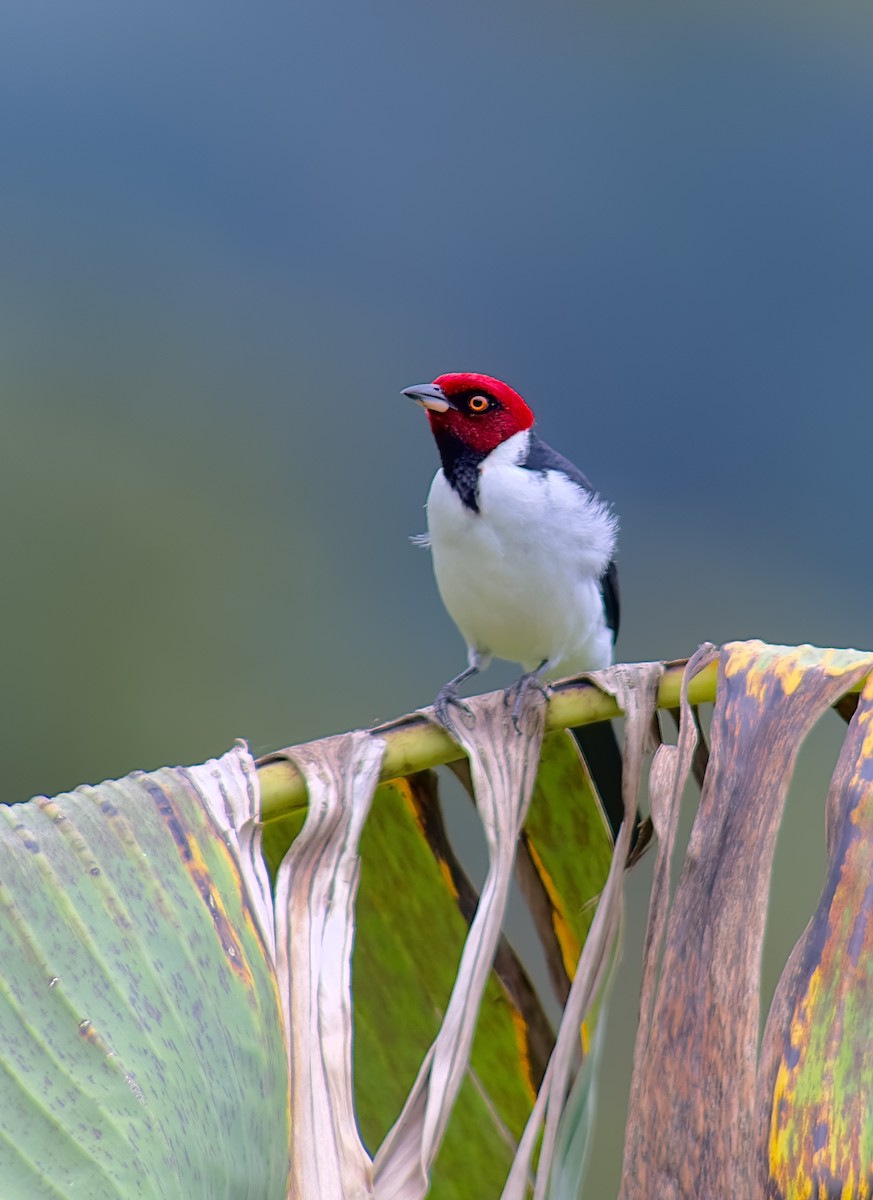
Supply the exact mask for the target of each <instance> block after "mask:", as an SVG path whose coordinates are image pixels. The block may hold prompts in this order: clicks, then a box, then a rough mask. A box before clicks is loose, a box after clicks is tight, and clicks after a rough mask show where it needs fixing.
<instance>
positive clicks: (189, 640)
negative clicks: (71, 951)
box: [0, 0, 873, 1195]
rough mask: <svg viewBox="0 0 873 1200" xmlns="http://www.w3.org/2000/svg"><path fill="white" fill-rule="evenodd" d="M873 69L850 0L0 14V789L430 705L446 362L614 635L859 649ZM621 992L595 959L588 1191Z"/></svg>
mask: <svg viewBox="0 0 873 1200" xmlns="http://www.w3.org/2000/svg"><path fill="white" fill-rule="evenodd" d="M871 51H873V9H871V7H870V6H869V4H866V3H857V4H853V3H848V2H846V3H844V2H842V0H837V2H836V3H832V4H829V5H825V4H823V3H821V4H809V3H803V2H797V0H793V2H792V3H787V2H786V3H774V2H772V0H765V2H764V3H757V4H740V5H738V4H733V3H731V4H728V3H727V2H726V0H724V2H722V3H720V4H706V3H703V4H693V5H692V4H685V3H678V2H673V0H665V2H664V3H660V4H657V5H652V4H650V3H643V2H642V0H640V2H639V3H635V2H628V3H622V2H618V3H616V2H615V0H608V2H607V0H592V2H591V3H587V4H582V3H577V4H568V3H562V2H547V3H545V4H536V5H535V4H532V3H519V2H517V0H504V2H503V3H501V4H496V3H490V2H489V3H485V2H482V0H463V2H461V0H444V2H443V3H441V4H438V5H437V4H433V5H427V6H425V5H409V4H403V3H400V2H397V0H370V3H368V4H356V3H352V2H351V0H302V2H299V3H295V4H276V3H268V2H264V0H254V2H252V3H249V4H247V5H245V6H242V5H239V6H236V5H225V4H205V3H195V2H190V3H187V4H184V5H179V4H170V3H166V2H164V0H156V2H153V3H151V4H149V5H148V6H138V5H130V4H125V5H118V4H110V3H106V2H93V0H80V2H79V3H78V4H76V5H71V6H68V5H63V4H60V3H41V2H40V0H28V3H26V4H25V3H23V2H19V3H12V4H7V5H6V6H4V10H3V18H2V34H0V64H2V69H0V124H2V146H3V170H2V176H0V197H2V202H0V212H2V226H0V245H2V268H0V361H2V372H0V395H2V418H3V419H2V428H3V437H2V441H0V499H2V512H3V522H2V553H3V564H4V569H3V573H2V583H0V588H2V593H0V596H2V615H3V630H4V638H3V654H2V661H3V677H2V685H3V721H2V738H3V745H2V754H3V761H4V763H5V771H6V789H7V798H8V799H10V800H12V799H21V798H24V797H26V796H28V795H30V794H33V793H35V792H48V793H54V792H57V791H60V790H62V789H64V788H67V787H71V786H73V785H75V784H77V783H79V782H82V781H96V780H99V779H101V778H103V777H106V776H113V775H119V774H123V773H126V772H127V771H129V770H131V769H134V768H142V767H154V766H157V765H160V764H163V763H176V762H191V761H197V760H200V759H203V758H206V757H208V756H210V755H212V754H216V753H219V752H220V751H222V750H223V749H224V748H226V747H227V745H228V744H229V743H230V742H231V741H232V740H233V739H234V738H235V737H237V736H244V737H247V738H248V739H249V740H250V743H251V745H252V747H253V749H254V750H255V751H256V752H260V751H264V750H267V749H270V748H274V747H277V746H280V745H285V744H288V743H292V742H297V741H302V740H306V739H309V738H312V737H317V736H319V735H322V734H326V733H329V732H333V731H336V730H340V729H343V728H346V727H350V726H356V725H367V724H369V723H371V722H374V721H377V720H380V719H387V718H389V717H391V716H394V715H395V714H398V713H400V712H402V711H404V710H407V709H409V708H412V707H415V706H418V705H421V704H424V703H427V702H429V700H430V699H431V698H432V696H433V695H434V694H435V692H436V689H437V688H438V686H439V685H440V684H441V683H442V682H443V681H444V680H445V679H446V678H447V677H448V676H449V675H451V674H454V673H455V672H456V671H457V670H458V669H460V666H461V665H462V662H463V647H462V645H461V642H460V639H459V637H458V635H457V634H456V633H455V631H454V629H453V628H452V627H451V625H450V622H449V620H448V618H447V617H446V616H445V615H444V614H443V612H442V610H441V608H440V604H439V601H438V598H437V595H436V591H435V588H434V586H433V583H432V580H431V576H430V568H429V564H428V560H427V556H426V553H425V552H422V551H421V550H417V549H415V548H413V547H411V546H410V545H409V543H408V541H407V535H408V534H411V533H416V532H418V531H420V530H421V529H422V527H423V513H422V504H423V501H424V498H425V495H426V491H427V487H428V482H429V479H430V476H431V474H432V471H433V469H434V467H435V451H434V448H433V446H432V444H431V441H430V439H429V436H428V434H427V430H426V428H425V424H424V420H423V417H422V414H421V413H420V412H419V411H418V410H417V409H416V408H414V406H412V405H411V404H410V403H409V402H408V401H406V400H404V399H403V398H402V397H401V396H400V395H399V392H400V389H401V388H402V387H404V386H406V385H409V384H412V383H417V382H420V381H422V380H427V379H430V378H432V377H433V376H434V375H436V374H438V373H440V372H442V371H446V370H461V369H464V370H478V371H485V372H489V373H493V374H497V375H500V376H502V377H503V378H505V379H507V380H508V381H510V382H511V383H512V384H513V385H514V386H516V387H517V388H518V389H519V390H520V391H521V392H522V393H523V394H524V395H525V397H526V398H527V399H528V400H529V401H530V402H531V404H532V405H533V407H534V408H535V410H536V412H537V415H538V418H539V421H540V428H541V429H542V432H543V434H544V436H545V437H546V438H547V439H548V440H549V441H552V442H554V443H556V444H557V445H559V446H560V447H561V448H562V449H563V450H564V451H565V452H566V453H568V454H569V456H570V457H571V458H573V459H575V460H576V461H577V462H578V463H579V464H580V466H582V468H583V469H584V470H585V471H586V472H587V473H588V474H589V475H590V477H591V478H592V479H593V480H594V482H595V484H596V485H597V486H598V487H599V488H600V489H601V490H602V492H603V493H604V495H606V496H607V497H609V498H611V499H612V500H613V501H614V502H615V505H616V507H617V510H618V512H619V513H620V515H621V518H622V536H621V555H620V570H621V579H622V588H623V614H622V634H621V640H620V643H619V650H620V655H621V657H623V658H625V659H640V658H665V657H672V656H680V655H685V654H687V653H689V652H691V651H692V650H693V649H694V648H695V647H696V645H697V644H698V642H699V641H701V640H702V639H706V638H708V639H711V640H713V641H723V640H727V639H730V638H735V637H749V636H759V637H763V638H766V639H770V640H774V641H782V642H796V641H812V642H817V643H822V644H826V645H840V646H842V645H855V646H858V647H862V648H864V647H866V648H870V647H871V646H873V628H871V621H870V609H869V596H870V591H871V583H873V564H871V558H870V554H869V550H868V546H869V530H868V523H869V516H868V514H869V510H870V505H869V499H868V495H869V483H868V478H867V476H868V469H867V468H868V460H869V451H870V447H871V445H873V405H871V388H870V380H871V365H873V363H871V337H870V331H871V328H873V232H871V229H873V222H871V220H870V213H871V212H873V152H871V151H873V145H871V141H873V134H871V130H873V123H871V118H873V111H871V109H873V71H871V67H870V64H871ZM511 677H512V672H511V670H508V671H502V670H501V669H496V670H494V671H492V673H491V675H490V676H489V677H488V682H489V683H490V684H491V685H493V686H497V684H498V683H501V682H505V681H506V680H508V679H509V678H511ZM839 732H840V731H839V726H838V723H837V722H836V721H835V720H834V721H832V722H829V723H828V724H827V727H826V728H823V729H822V731H821V732H820V733H819V735H818V738H817V740H816V741H815V742H814V744H813V745H812V746H811V747H810V748H809V749H808V751H807V752H806V753H805V755H804V758H803V761H802V770H801V772H800V773H799V786H798V788H797V789H796V792H797V794H796V795H795V796H793V797H792V803H791V807H790V812H789V816H790V817H791V820H790V822H789V825H788V827H787V829H786V830H785V833H784V836H783V838H782V842H781V843H780V892H779V895H778V897H777V900H776V902H775V907H774V920H773V936H772V938H771V944H770V950H769V952H768V959H767V973H768V975H767V978H768V986H769V987H772V983H773V981H774V979H775V977H776V974H777V973H778V969H779V964H780V962H781V961H782V960H783V959H784V954H785V952H786V949H787V947H788V946H789V945H790V943H791V939H792V938H793V937H794V936H796V934H797V933H798V932H799V930H800V928H802V925H803V923H804V920H805V917H806V914H807V913H808V911H809V906H810V904H811V903H812V902H813V901H814V898H815V895H816V893H817V888H818V885H819V881H820V878H821V870H822V863H823V851H822V843H823V832H822V819H821V813H822V789H823V787H824V786H825V785H826V780H827V777H828V774H829V770H830V767H831V765H832V763H833V758H834V756H835V754H836V749H837V746H838V743H839ZM645 889H646V878H645V869H642V870H641V871H639V872H637V873H636V874H635V876H634V879H633V881H632V889H631V890H632V895H631V901H632V903H631V921H630V935H629V936H630V949H629V951H628V959H629V961H632V959H633V956H634V954H635V952H636V947H637V946H638V944H639V938H640V930H641V928H642V921H643V913H644V899H645V895H644V894H645ZM635 1014H636V983H635V978H634V974H633V971H632V970H631V969H630V968H628V970H627V971H626V972H625V974H624V975H623V977H622V979H621V980H620V981H619V989H618V996H617V999H616V1002H615V1004H614V1012H613V1022H612V1031H611V1040H610V1046H609V1047H608V1048H607V1053H608V1054H611V1055H612V1056H613V1063H614V1066H613V1067H612V1069H610V1070H608V1071H607V1072H606V1077H605V1079H604V1086H603V1089H602V1091H603V1099H604V1108H603V1116H602V1119H601V1123H600V1124H601V1128H600V1133H599V1136H598V1143H597V1147H596V1152H595V1164H594V1172H595V1174H594V1191H593V1193H592V1194H595V1195H596V1194H600V1193H602V1194H604V1195H608V1194H610V1192H611V1191H614V1186H615V1181H616V1179H617V1171H618V1146H619V1145H620V1140H621V1122H622V1115H621V1113H622V1104H623V1094H624V1090H625V1088H626V1082H627V1070H628V1069H629V1052H630V1034H629V1032H628V1030H629V1028H632V1027H633V1026H632V1023H633V1021H634V1020H635ZM623 1048H624V1054H623V1055H622V1049H623ZM616 1056H618V1057H616Z"/></svg>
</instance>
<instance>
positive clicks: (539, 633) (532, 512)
mask: <svg viewBox="0 0 873 1200" xmlns="http://www.w3.org/2000/svg"><path fill="white" fill-rule="evenodd" d="M402 394H403V395H404V396H407V397H408V398H409V399H411V400H414V401H416V402H417V403H418V404H419V405H421V406H422V408H424V409H425V411H426V414H427V418H428V421H429V424H430V428H431V432H432V434H433V437H434V440H435V442H436V447H437V450H438V452H439V457H440V462H441V466H440V468H439V469H438V470H437V472H436V475H435V476H434V478H433V482H432V483H431V486H430V491H429V493H428V497H427V504H426V511H427V525H428V532H427V534H425V535H423V537H420V538H419V539H415V540H418V541H420V542H421V543H422V544H426V545H429V546H430V549H431V554H432V559H433V570H434V575H435V577H436V583H437V588H438V590H439V593H440V596H441V598H442V601H443V604H444V606H445V608H446V610H447V612H448V614H449V616H450V617H451V618H452V620H453V621H454V623H455V625H456V626H457V628H458V630H459V631H460V633H461V636H462V637H463V638H464V641H465V642H466V645H467V666H466V668H465V669H464V670H463V671H461V672H460V673H459V674H457V675H455V676H454V677H453V678H452V679H450V680H449V681H448V682H447V683H446V684H444V685H443V687H441V688H440V690H439V692H438V694H437V697H436V701H435V704H434V710H435V713H436V716H437V718H438V719H439V721H440V722H441V723H442V724H443V725H445V726H446V727H447V728H448V730H449V732H452V730H453V728H454V722H453V718H452V714H451V708H452V707H453V706H455V705H458V704H462V703H463V702H462V701H461V700H460V699H459V695H458V692H459V688H460V686H461V684H462V683H464V682H466V681H467V680H468V679H471V678H472V677H473V676H474V675H477V674H478V673H479V672H480V671H484V670H485V669H486V668H487V667H488V666H489V665H490V663H491V661H492V659H493V658H500V659H505V660H507V661H509V662H515V663H518V664H519V665H520V666H521V668H522V672H523V674H522V675H521V678H520V679H519V680H518V682H517V683H516V684H515V685H513V688H511V689H509V692H511V693H512V698H513V706H512V716H513V720H514V722H515V725H516V728H518V716H519V714H520V711H521V707H522V704H523V698H524V694H525V693H526V691H527V690H528V689H529V688H531V687H543V685H544V684H545V683H546V682H547V681H549V680H553V679H555V678H559V677H561V676H565V675H576V674H579V673H581V672H584V671H596V670H600V669H602V668H604V667H608V666H609V665H610V664H611V663H612V661H613V651H614V646H615V639H616V637H617V635H618V628H619V589H618V572H617V569H616V565H615V554H616V549H617V539H618V519H617V517H616V515H615V513H614V512H613V510H612V508H611V507H610V505H609V504H607V502H606V501H604V500H603V499H602V498H601V496H600V495H599V494H598V493H597V492H596V491H595V490H594V488H593V487H592V485H591V484H590V483H589V481H588V479H587V478H586V477H585V475H583V474H582V472H581V471H580V470H579V468H578V467H576V466H575V465H574V464H573V463H572V462H570V461H569V460H568V459H566V458H564V456H563V455H562V454H559V453H558V451H556V450H553V449H552V447H551V446H549V445H547V443H546V442H544V441H543V440H542V439H541V438H540V436H539V434H538V433H537V431H536V429H535V427H534V414H533V411H532V410H531V408H530V407H529V406H528V404H527V403H526V402H525V400H524V399H523V398H522V397H521V395H520V394H519V393H518V392H517V391H516V390H515V389H514V388H512V387H510V386H509V384H507V383H504V382H502V381H501V380H499V379H496V378H494V377H493V376H490V375H483V374H478V373H475V372H468V371H455V372H449V373H448V374H443V375H439V376H437V378H436V379H434V380H433V382H432V383H424V384H416V385H414V386H413V387H408V388H404V389H403V392H402ZM573 734H574V736H575V737H576V740H577V742H579V744H580V747H581V749H582V752H583V755H584V757H585V758H586V761H587V763H588V767H589V770H590V771H591V774H592V776H593V778H594V781H595V785H596V786H597V788H598V791H599V793H600V797H601V800H602V802H603V805H604V810H605V812H606V815H607V819H608V820H609V824H610V826H611V828H612V832H613V836H617V833H618V828H619V826H620V825H621V822H622V820H623V817H624V805H623V801H622V795H621V753H620V751H619V748H618V743H617V741H616V738H615V733H614V731H613V729H612V726H611V724H609V723H607V722H603V723H598V724H592V725H586V726H580V727H579V728H578V729H575V730H573Z"/></svg>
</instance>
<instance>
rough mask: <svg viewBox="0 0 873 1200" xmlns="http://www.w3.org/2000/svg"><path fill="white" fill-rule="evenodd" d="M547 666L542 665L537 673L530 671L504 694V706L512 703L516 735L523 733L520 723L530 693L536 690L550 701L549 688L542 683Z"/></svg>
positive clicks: (546, 664)
mask: <svg viewBox="0 0 873 1200" xmlns="http://www.w3.org/2000/svg"><path fill="white" fill-rule="evenodd" d="M547 666H548V663H540V665H539V666H538V667H537V669H536V670H535V671H528V672H527V674H526V675H522V677H521V679H519V680H518V681H517V682H516V683H513V684H512V686H511V687H508V688H507V689H506V691H505V692H504V694H503V703H504V704H506V705H508V704H509V702H510V700H511V701H512V714H511V715H512V724H513V727H514V729H515V732H516V733H519V734H520V733H521V725H520V724H519V722H520V719H521V714H522V711H523V709H524V705H525V700H526V698H527V696H528V693H529V692H531V691H532V690H534V689H535V690H536V691H538V692H541V693H542V694H543V696H545V697H546V698H547V699H548V695H549V689H548V686H546V685H544V684H543V682H542V676H543V672H544V671H545V669H546V667H547Z"/></svg>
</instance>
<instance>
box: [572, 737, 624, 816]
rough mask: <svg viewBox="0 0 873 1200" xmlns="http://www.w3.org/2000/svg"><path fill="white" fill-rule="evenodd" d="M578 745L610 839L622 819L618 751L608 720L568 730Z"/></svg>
mask: <svg viewBox="0 0 873 1200" xmlns="http://www.w3.org/2000/svg"><path fill="white" fill-rule="evenodd" d="M570 732H571V733H572V735H573V737H574V738H575V739H576V741H577V742H578V744H579V749H580V750H581V751H582V757H583V758H584V759H585V762H586V763H587V764H588V770H589V771H590V772H591V778H592V779H593V780H594V786H595V787H596V788H597V792H598V794H599V796H600V799H601V801H602V803H603V809H604V812H605V813H606V819H607V821H609V827H610V829H611V830H612V836H613V839H615V838H617V837H618V829H619V826H620V825H621V823H622V821H623V820H624V801H623V800H622V796H621V750H620V749H619V745H618V738H617V737H616V736H615V729H614V728H613V725H612V722H611V721H598V722H597V723H596V724H594V725H577V726H576V728H575V729H571V730H570Z"/></svg>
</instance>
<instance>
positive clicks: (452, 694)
mask: <svg viewBox="0 0 873 1200" xmlns="http://www.w3.org/2000/svg"><path fill="white" fill-rule="evenodd" d="M483 665H486V666H487V663H483V660H482V656H481V655H480V654H477V653H476V651H475V650H471V651H470V652H469V665H468V666H467V667H466V668H465V669H464V670H463V671H462V672H461V673H460V675H456V676H455V678H454V679H450V680H449V682H448V683H444V684H443V686H442V687H441V688H440V690H439V691H438V692H437V698H436V700H435V701H434V705H433V709H434V712H435V713H436V718H437V720H438V721H439V723H440V724H441V725H444V726H445V727H446V729H447V730H448V731H449V733H453V732H454V729H455V723H454V721H453V720H452V717H451V714H450V712H449V705H451V704H457V706H458V707H459V708H463V709H464V710H465V711H466V712H469V711H470V710H469V708H468V707H467V705H466V704H465V703H464V701H463V700H461V699H460V698H459V696H458V688H459V687H460V686H461V684H462V683H466V681H467V680H468V679H472V678H473V676H474V675H478V674H479V672H480V671H481V670H482V667H483Z"/></svg>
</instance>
